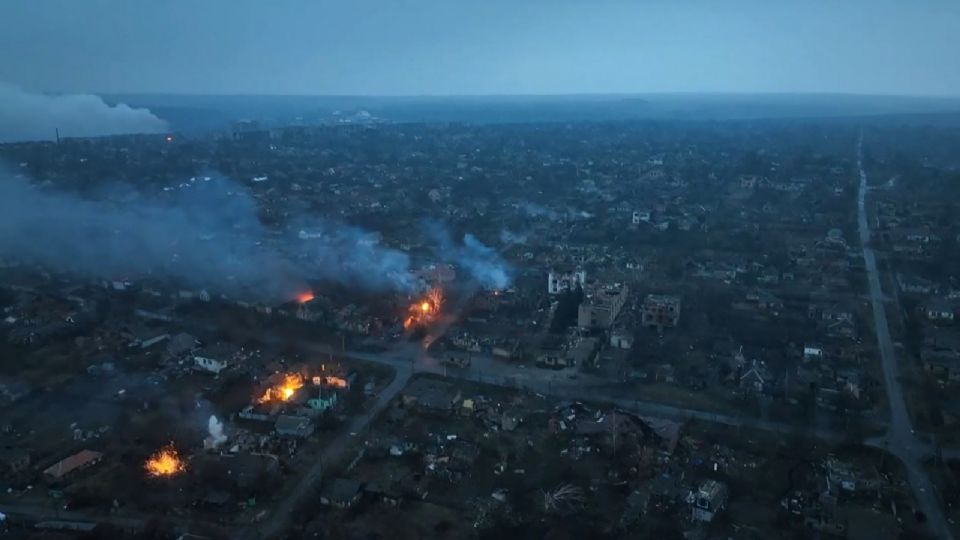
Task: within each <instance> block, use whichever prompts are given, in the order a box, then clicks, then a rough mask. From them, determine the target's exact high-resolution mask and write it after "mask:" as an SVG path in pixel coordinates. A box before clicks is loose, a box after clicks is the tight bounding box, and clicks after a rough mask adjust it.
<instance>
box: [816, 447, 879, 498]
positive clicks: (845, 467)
mask: <svg viewBox="0 0 960 540" xmlns="http://www.w3.org/2000/svg"><path fill="white" fill-rule="evenodd" d="M824 468H825V469H826V474H827V487H828V490H829V491H830V492H831V493H836V492H837V491H838V490H842V491H849V492H857V491H861V492H862V491H872V490H875V489H878V488H879V487H880V483H881V479H882V478H881V476H880V473H879V471H877V470H876V469H875V468H867V465H866V464H865V463H864V462H847V461H840V460H839V459H837V458H835V457H832V456H831V457H828V458H827V459H826V461H825V463H824Z"/></svg>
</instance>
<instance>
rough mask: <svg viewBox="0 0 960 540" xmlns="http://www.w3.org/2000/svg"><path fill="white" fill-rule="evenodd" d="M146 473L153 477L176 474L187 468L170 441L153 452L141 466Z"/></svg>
mask: <svg viewBox="0 0 960 540" xmlns="http://www.w3.org/2000/svg"><path fill="white" fill-rule="evenodd" d="M143 467H144V468H145V469H146V470H147V475H149V476H152V477H154V478H161V477H164V476H176V475H178V474H180V473H182V472H183V471H185V470H187V464H186V463H185V462H184V461H183V460H182V459H181V458H180V453H179V452H177V449H176V448H175V447H174V446H173V443H170V444H168V445H166V446H164V447H163V448H161V449H160V450H157V451H156V452H154V454H153V455H152V456H150V458H149V459H148V460H147V462H146V463H145V464H144V466H143Z"/></svg>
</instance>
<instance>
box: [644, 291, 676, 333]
mask: <svg viewBox="0 0 960 540" xmlns="http://www.w3.org/2000/svg"><path fill="white" fill-rule="evenodd" d="M640 321H641V322H640V324H642V325H643V326H644V327H650V326H655V327H657V328H658V329H660V328H665V327H669V328H673V327H675V326H677V323H679V322H680V299H679V298H677V297H676V296H666V295H660V294H651V295H648V296H647V297H646V299H644V301H643V310H642V311H641V318H640Z"/></svg>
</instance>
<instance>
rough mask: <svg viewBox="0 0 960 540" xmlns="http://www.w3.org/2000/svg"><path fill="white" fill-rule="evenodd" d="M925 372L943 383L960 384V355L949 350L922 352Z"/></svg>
mask: <svg viewBox="0 0 960 540" xmlns="http://www.w3.org/2000/svg"><path fill="white" fill-rule="evenodd" d="M920 362H921V363H922V364H923V370H924V371H926V372H927V373H928V374H929V375H931V376H933V377H935V378H936V379H937V380H938V381H940V382H941V383H947V382H949V383H960V353H957V352H956V351H949V350H935V349H923V350H922V351H920Z"/></svg>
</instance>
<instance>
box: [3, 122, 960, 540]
mask: <svg viewBox="0 0 960 540" xmlns="http://www.w3.org/2000/svg"><path fill="white" fill-rule="evenodd" d="M958 143H960V135H958V132H957V131H956V129H952V128H948V127H943V128H940V127H935V126H934V127H931V126H927V127H910V126H909V125H894V124H892V123H882V122H877V123H870V122H866V123H862V122H854V121H833V122H828V121H823V122H817V121H812V120H804V121H799V120H797V121H791V120H763V121H726V122H692V121H639V120H638V121H622V122H586V121H584V122H573V123H562V122H554V123H515V124H509V123H495V124H468V123H393V122H389V121H385V120H383V119H381V118H379V117H378V116H377V115H376V114H371V113H370V112H368V111H365V110H357V111H345V112H343V113H342V114H339V115H338V116H337V117H336V118H334V119H332V120H330V121H327V122H324V123H323V124H320V125H292V126H273V125H264V124H261V123H259V122H257V121H244V122H238V123H236V124H234V125H233V126H232V127H230V128H229V129H221V130H215V131H212V132H183V133H181V132H176V131H171V132H167V133H158V134H144V135H116V136H108V137H97V138H66V137H65V138H63V139H62V140H57V141H49V142H30V143H9V144H4V145H0V160H2V162H3V163H4V164H5V170H3V172H0V174H2V175H3V176H4V177H5V178H9V182H6V184H8V185H10V186H13V187H5V188H4V190H5V193H0V197H3V198H4V200H5V202H3V203H0V206H2V207H3V210H4V213H5V214H7V215H16V214H17V211H18V210H17V209H18V207H32V208H34V209H35V210H34V211H33V212H32V213H29V214H25V216H24V217H20V218H19V219H20V221H16V223H17V224H18V228H17V230H15V231H13V230H11V231H7V232H5V234H7V235H15V236H16V238H14V239H11V240H10V241H4V242H5V245H6V246H15V247H16V249H13V250H11V249H8V250H6V251H5V252H4V253H5V256H4V257H3V258H2V260H0V310H2V313H0V318H2V320H0V356H2V358H3V361H2V363H0V466H2V467H0V475H2V479H0V487H2V488H3V489H2V490H0V512H2V514H0V515H2V516H3V520H2V527H3V530H4V531H6V532H8V533H10V534H12V535H15V534H22V535H23V537H24V538H75V537H82V538H183V539H200V538H209V539H221V538H223V539H226V538H230V539H233V538H237V539H257V538H291V539H298V538H303V539H311V538H371V539H372V538H384V539H386V538H398V539H403V538H411V539H413V538H472V537H476V538H497V537H509V538H514V537H516V538H568V537H569V538H610V539H614V538H684V539H707V538H758V539H759V538H784V539H786V538H850V539H859V538H870V539H880V538H891V539H893V538H944V537H946V536H944V535H950V534H957V532H958V531H960V528H958V527H957V522H958V520H960V504H958V503H960V500H958V497H960V461H957V460H956V459H957V458H958V457H960V439H958V433H960V431H958V430H957V425H958V422H960V397H957V395H956V394H957V388H958V385H960V327H958V326H957V325H958V324H960V320H957V317H960V310H958V307H960V257H958V256H957V253H958V249H957V248H958V245H957V244H958V243H960V222H958V221H957V220H956V219H953V218H954V215H953V214H954V205H955V201H956V200H957V197H960V183H958V182H957V180H958V176H957V174H958V173H957V171H958V170H960V162H958V159H960V156H958V155H957V154H956V152H955V149H956V148H957V147H958V146H957V145H958ZM14 219H18V218H14ZM54 239H59V240H57V241H54ZM29 534H34V535H35V536H28V535H29Z"/></svg>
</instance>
